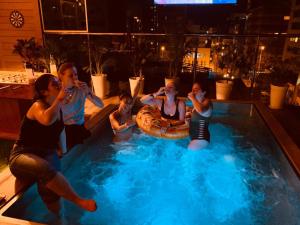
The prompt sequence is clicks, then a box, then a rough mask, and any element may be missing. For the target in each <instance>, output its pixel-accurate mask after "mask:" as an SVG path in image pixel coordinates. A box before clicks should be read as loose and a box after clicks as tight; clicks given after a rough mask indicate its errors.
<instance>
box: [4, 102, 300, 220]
mask: <svg viewBox="0 0 300 225" xmlns="http://www.w3.org/2000/svg"><path fill="white" fill-rule="evenodd" d="M107 130H109V128H107ZM210 132H211V144H210V146H209V148H208V149H205V150H202V151H199V152H191V151H188V150H187V149H186V146H187V145H188V142H189V140H188V139H183V140H176V141H171V140H163V139H157V138H153V137H150V136H147V135H145V134H143V133H140V132H139V131H138V130H137V131H136V132H135V134H134V136H133V138H132V140H130V141H129V142H126V143H122V144H112V143H111V132H107V131H106V132H102V133H101V135H99V138H97V139H96V140H94V141H91V142H90V143H89V144H88V145H87V148H86V149H85V150H84V154H81V155H80V156H79V157H77V158H76V159H74V160H73V162H72V164H71V166H70V167H68V168H66V169H65V170H64V171H63V173H64V174H65V175H66V177H67V178H68V179H69V181H70V182H71V183H72V185H73V186H74V188H75V189H76V190H78V191H79V193H80V194H81V195H83V196H86V197H90V198H94V199H95V200H96V201H97V202H98V205H99V209H98V210H97V212H95V213H86V212H83V211H82V210H80V209H78V208H76V207H75V206H74V205H72V204H70V203H65V207H64V218H63V219H58V218H55V217H54V216H52V215H50V214H49V213H48V211H47V210H46V207H45V206H44V205H43V203H42V201H41V200H40V198H39V196H38V195H37V192H36V187H35V186H33V187H31V188H30V189H29V190H28V191H27V192H26V193H25V194H24V195H23V197H22V198H20V199H19V200H18V201H17V202H16V203H14V204H13V205H12V206H11V207H10V208H9V209H8V210H7V211H6V212H5V213H4V215H5V216H10V217H16V218H22V219H26V220H31V221H36V222H42V223H49V224H72V225H75V224H82V225H83V224H84V225H88V224H101V225H104V224H105V225H106V224H107V225H119V224H122V225H123V224H124V225H171V224H172V225H177V224H178V225H198V224H199V225H200V224H201V225H229V224H230V225H241V224H245V225H262V224H263V225H297V224H300V182H299V179H298V178H297V176H296V175H295V173H294V171H293V170H292V168H291V167H290V165H289V163H288V161H287V160H286V158H285V156H284V155H283V153H282V152H281V150H280V148H279V146H278V144H277V143H276V141H275V140H274V138H273V136H272V134H271V132H270V131H269V129H268V128H267V127H266V125H265V124H264V122H263V120H262V119H261V117H260V115H259V114H258V112H257V111H256V110H255V108H254V107H253V106H252V105H251V104H227V103H226V104H225V103H214V115H213V118H212V121H211V125H210ZM66 157H71V156H66ZM63 160H66V159H63Z"/></svg>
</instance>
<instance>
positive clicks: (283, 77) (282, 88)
mask: <svg viewBox="0 0 300 225" xmlns="http://www.w3.org/2000/svg"><path fill="white" fill-rule="evenodd" d="M293 64H295V62H294V63H293V60H285V61H282V60H280V61H279V62H277V63H276V64H275V65H274V66H273V67H271V69H270V70H271V73H270V79H271V82H270V106H269V107H270V108H271V109H281V108H282V107H283V104H284V102H285V97H286V93H287V89H288V85H287V83H288V82H291V83H295V81H296V79H297V73H296V70H295V69H296V68H295V67H293V66H294V65H293Z"/></svg>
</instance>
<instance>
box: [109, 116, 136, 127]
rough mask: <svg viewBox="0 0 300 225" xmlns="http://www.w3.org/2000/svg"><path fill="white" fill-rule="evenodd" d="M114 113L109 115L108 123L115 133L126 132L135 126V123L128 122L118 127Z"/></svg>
mask: <svg viewBox="0 0 300 225" xmlns="http://www.w3.org/2000/svg"><path fill="white" fill-rule="evenodd" d="M116 113H117V111H114V112H113V113H111V114H110V115H109V121H110V125H111V127H112V128H113V129H114V130H115V131H117V132H122V131H125V130H127V129H128V128H130V127H132V126H134V125H135V123H134V122H133V121H132V120H130V121H127V122H126V123H124V124H123V125H120V123H119V122H118V120H117V119H116Z"/></svg>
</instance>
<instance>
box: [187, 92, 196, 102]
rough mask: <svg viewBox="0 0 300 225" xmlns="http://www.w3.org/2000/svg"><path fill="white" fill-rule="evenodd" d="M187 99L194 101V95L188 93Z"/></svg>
mask: <svg viewBox="0 0 300 225" xmlns="http://www.w3.org/2000/svg"><path fill="white" fill-rule="evenodd" d="M187 97H188V99H190V100H191V101H192V100H195V95H194V93H193V92H190V93H188V96H187Z"/></svg>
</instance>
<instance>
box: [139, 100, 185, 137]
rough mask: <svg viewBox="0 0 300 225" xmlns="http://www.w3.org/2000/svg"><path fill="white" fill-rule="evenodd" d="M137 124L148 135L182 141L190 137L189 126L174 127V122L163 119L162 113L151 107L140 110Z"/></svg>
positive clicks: (147, 106)
mask: <svg viewBox="0 0 300 225" xmlns="http://www.w3.org/2000/svg"><path fill="white" fill-rule="evenodd" d="M136 123H137V125H138V126H139V128H141V129H142V131H144V132H145V133H146V134H149V135H152V136H155V137H160V138H167V139H180V138H185V137H187V136H188V135H189V126H188V125H187V124H182V125H175V126H172V125H171V124H172V121H169V120H163V119H161V116H160V111H159V110H158V109H157V108H155V107H152V106H149V105H146V106H144V107H143V108H141V109H140V111H139V112H138V114H137V115H136Z"/></svg>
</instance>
